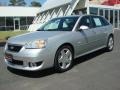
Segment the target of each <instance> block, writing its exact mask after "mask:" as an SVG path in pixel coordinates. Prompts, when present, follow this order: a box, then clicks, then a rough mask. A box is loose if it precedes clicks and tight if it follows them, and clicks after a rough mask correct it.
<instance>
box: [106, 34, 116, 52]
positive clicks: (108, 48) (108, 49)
mask: <svg viewBox="0 0 120 90" xmlns="http://www.w3.org/2000/svg"><path fill="white" fill-rule="evenodd" d="M110 38H112V39H113V48H114V37H113V36H109V38H108V41H107V48H106V49H107V51H108V52H109V51H112V50H113V48H112V49H110V47H109V41H110Z"/></svg>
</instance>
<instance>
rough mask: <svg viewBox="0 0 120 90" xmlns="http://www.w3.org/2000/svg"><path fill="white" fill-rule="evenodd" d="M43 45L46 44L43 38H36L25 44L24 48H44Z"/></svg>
mask: <svg viewBox="0 0 120 90" xmlns="http://www.w3.org/2000/svg"><path fill="white" fill-rule="evenodd" d="M45 46H46V41H45V40H37V41H33V42H29V43H26V44H25V48H26V49H41V48H45Z"/></svg>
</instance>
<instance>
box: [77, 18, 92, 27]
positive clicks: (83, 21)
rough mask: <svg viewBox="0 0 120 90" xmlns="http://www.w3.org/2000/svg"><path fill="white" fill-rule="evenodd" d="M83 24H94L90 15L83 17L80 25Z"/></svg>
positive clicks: (89, 25)
mask: <svg viewBox="0 0 120 90" xmlns="http://www.w3.org/2000/svg"><path fill="white" fill-rule="evenodd" d="M82 25H84V26H88V27H89V28H91V26H92V25H91V21H90V17H88V16H84V17H82V18H81V20H80V22H79V27H80V26H82Z"/></svg>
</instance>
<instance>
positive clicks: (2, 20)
mask: <svg viewBox="0 0 120 90" xmlns="http://www.w3.org/2000/svg"><path fill="white" fill-rule="evenodd" d="M4 30H5V17H0V31H4Z"/></svg>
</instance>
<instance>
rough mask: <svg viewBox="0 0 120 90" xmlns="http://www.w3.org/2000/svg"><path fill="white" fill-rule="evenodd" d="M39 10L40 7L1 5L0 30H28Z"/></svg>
mask: <svg viewBox="0 0 120 90" xmlns="http://www.w3.org/2000/svg"><path fill="white" fill-rule="evenodd" d="M38 12H40V8H38V7H21V6H19V7H18V6H0V31H5V30H26V29H27V28H28V27H29V25H30V24H32V21H33V19H34V17H35V16H36V15H37V13H38Z"/></svg>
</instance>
